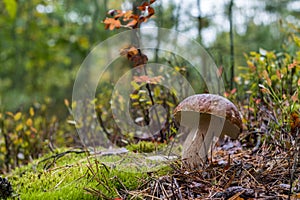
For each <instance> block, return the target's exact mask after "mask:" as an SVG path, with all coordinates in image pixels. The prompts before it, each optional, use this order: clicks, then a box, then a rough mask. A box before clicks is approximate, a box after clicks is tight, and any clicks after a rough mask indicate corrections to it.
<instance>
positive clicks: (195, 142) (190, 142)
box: [182, 114, 225, 169]
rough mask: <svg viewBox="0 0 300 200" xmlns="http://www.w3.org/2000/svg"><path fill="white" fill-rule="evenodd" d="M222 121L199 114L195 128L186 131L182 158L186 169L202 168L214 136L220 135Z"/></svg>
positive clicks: (218, 118) (221, 119) (212, 116)
mask: <svg viewBox="0 0 300 200" xmlns="http://www.w3.org/2000/svg"><path fill="white" fill-rule="evenodd" d="M224 121H225V119H224V118H221V117H216V116H214V115H210V114H201V117H200V122H199V124H198V126H196V127H197V128H193V129H190V130H189V131H188V136H187V138H186V140H185V143H184V144H183V155H182V158H183V161H184V163H185V164H186V165H187V166H188V167H190V168H192V169H194V168H199V167H200V166H203V163H204V162H205V161H206V160H207V157H208V152H209V150H210V148H211V147H212V146H213V145H214V144H213V139H214V136H216V137H219V136H220V135H221V132H222V129H223V125H224ZM194 127H195V126H194Z"/></svg>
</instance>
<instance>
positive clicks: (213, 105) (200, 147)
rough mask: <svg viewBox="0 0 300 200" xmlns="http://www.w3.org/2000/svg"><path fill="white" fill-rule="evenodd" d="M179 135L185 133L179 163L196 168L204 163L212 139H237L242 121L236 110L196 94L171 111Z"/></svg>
mask: <svg viewBox="0 0 300 200" xmlns="http://www.w3.org/2000/svg"><path fill="white" fill-rule="evenodd" d="M174 118H175V121H176V122H177V123H178V124H180V129H179V131H182V132H186V131H187V134H186V139H185V142H184V144H183V153H182V159H183V160H184V161H185V163H186V164H188V165H189V166H190V167H192V168H198V167H199V166H201V164H202V163H203V162H204V161H205V160H206V159H207V154H208V150H209V148H210V146H211V145H212V141H213V139H214V137H221V138H222V137H224V135H228V136H230V137H231V138H233V139H237V137H238V136H239V134H240V133H241V132H242V120H241V116H240V114H239V112H238V110H237V108H236V106H235V105H234V104H233V103H232V102H231V101H229V100H228V99H226V98H224V97H222V96H219V95H214V94H196V95H192V96H190V97H187V98H186V99H184V100H183V101H182V102H181V103H179V105H178V106H177V107H176V108H175V110H174Z"/></svg>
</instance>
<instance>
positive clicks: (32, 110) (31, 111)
mask: <svg viewBox="0 0 300 200" xmlns="http://www.w3.org/2000/svg"><path fill="white" fill-rule="evenodd" d="M29 114H30V116H31V117H33V116H34V109H33V108H32V107H31V108H30V109H29Z"/></svg>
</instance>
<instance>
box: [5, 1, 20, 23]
mask: <svg viewBox="0 0 300 200" xmlns="http://www.w3.org/2000/svg"><path fill="white" fill-rule="evenodd" d="M3 2H4V4H5V8H6V10H7V12H8V14H9V16H10V18H12V19H14V18H15V17H16V13H17V2H16V0H3Z"/></svg>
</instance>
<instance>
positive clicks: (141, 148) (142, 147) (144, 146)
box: [126, 141, 166, 153]
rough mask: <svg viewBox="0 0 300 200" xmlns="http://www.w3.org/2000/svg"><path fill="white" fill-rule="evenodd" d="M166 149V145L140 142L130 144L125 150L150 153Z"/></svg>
mask: <svg viewBox="0 0 300 200" xmlns="http://www.w3.org/2000/svg"><path fill="white" fill-rule="evenodd" d="M164 147H166V144H163V143H156V142H146V141H141V142H138V143H136V144H130V145H128V146H127V147H126V148H127V149H128V150H130V151H132V152H139V153H151V152H155V151H158V150H161V149H163V148H164Z"/></svg>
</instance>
